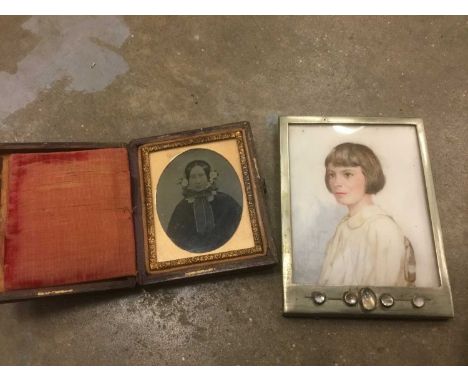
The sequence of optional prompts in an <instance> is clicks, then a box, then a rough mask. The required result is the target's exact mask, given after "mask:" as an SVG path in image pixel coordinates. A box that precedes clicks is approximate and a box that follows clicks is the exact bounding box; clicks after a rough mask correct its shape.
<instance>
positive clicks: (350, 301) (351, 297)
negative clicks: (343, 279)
mask: <svg viewBox="0 0 468 382" xmlns="http://www.w3.org/2000/svg"><path fill="white" fill-rule="evenodd" d="M343 300H344V302H345V303H346V304H347V305H349V306H354V305H356V304H357V302H358V296H357V295H356V293H354V292H346V293H345V295H344V297H343Z"/></svg>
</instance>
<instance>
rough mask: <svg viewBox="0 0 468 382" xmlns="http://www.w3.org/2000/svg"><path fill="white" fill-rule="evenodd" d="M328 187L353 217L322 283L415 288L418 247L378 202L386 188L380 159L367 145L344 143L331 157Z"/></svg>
mask: <svg viewBox="0 0 468 382" xmlns="http://www.w3.org/2000/svg"><path fill="white" fill-rule="evenodd" d="M325 171H326V172H325V184H326V186H327V189H328V191H329V192H330V193H332V194H333V196H334V197H335V199H336V201H337V202H338V203H339V204H341V205H343V206H346V207H347V209H348V214H347V215H346V216H345V217H344V218H343V219H342V220H341V222H340V223H339V224H338V226H337V228H336V231H335V233H334V235H333V237H332V238H331V239H330V241H329V242H328V245H327V249H326V255H325V259H324V262H323V265H322V270H321V273H320V279H319V284H321V285H329V286H331V285H334V286H341V285H369V286H411V285H414V282H415V280H416V263H415V257H414V252H413V248H412V246H411V243H410V242H409V240H408V239H407V238H406V237H405V236H404V234H403V232H402V230H401V229H400V227H399V226H398V225H397V223H396V222H395V220H394V219H393V218H392V217H391V216H390V215H389V214H388V213H387V212H385V211H384V210H383V209H382V208H380V207H379V206H378V205H376V204H375V203H374V200H373V196H374V195H375V194H377V193H378V192H379V191H381V190H382V189H383V187H384V186H385V176H384V173H383V170H382V166H381V164H380V161H379V159H378V158H377V156H376V155H375V154H374V152H373V151H372V150H371V149H370V148H369V147H367V146H365V145H362V144H357V143H343V144H340V145H338V146H336V147H335V148H333V149H332V151H331V152H330V153H329V154H328V156H327V158H326V159H325Z"/></svg>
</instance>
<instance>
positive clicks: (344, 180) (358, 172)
mask: <svg viewBox="0 0 468 382" xmlns="http://www.w3.org/2000/svg"><path fill="white" fill-rule="evenodd" d="M327 179H328V184H329V185H330V189H331V192H332V193H333V195H334V196H335V199H336V201H337V202H338V203H340V204H343V205H345V206H352V205H355V204H356V203H359V202H360V201H361V200H362V199H363V198H364V196H365V195H366V177H365V175H364V174H363V172H362V168H361V167H360V166H356V167H341V166H338V167H335V166H334V165H333V164H329V165H328V167H327Z"/></svg>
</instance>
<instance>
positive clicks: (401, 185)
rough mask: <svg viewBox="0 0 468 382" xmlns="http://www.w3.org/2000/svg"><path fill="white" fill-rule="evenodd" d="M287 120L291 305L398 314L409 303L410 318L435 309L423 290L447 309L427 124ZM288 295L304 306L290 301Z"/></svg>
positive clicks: (286, 230) (286, 191) (286, 244)
mask: <svg viewBox="0 0 468 382" xmlns="http://www.w3.org/2000/svg"><path fill="white" fill-rule="evenodd" d="M288 118H289V117H285V121H283V124H282V132H281V134H282V144H283V142H287V144H288V145H287V150H286V148H285V146H282V150H283V151H282V172H283V173H282V187H283V193H284V195H286V196H287V199H286V200H283V204H282V209H283V218H285V217H286V219H287V220H286V222H285V223H283V237H285V240H284V242H283V255H284V256H285V264H286V266H285V273H284V282H285V289H286V296H290V297H289V298H288V297H287V298H286V301H285V311H286V312H291V313H294V312H295V311H303V312H305V313H307V312H309V313H315V312H316V311H318V312H319V313H320V312H321V313H324V314H325V313H331V314H334V313H335V312H337V311H340V312H341V310H340V309H345V312H349V313H350V314H354V313H356V312H358V311H359V307H360V308H362V309H363V310H368V311H375V314H384V315H392V314H397V312H398V314H401V313H402V312H401V309H402V307H406V308H408V314H409V315H411V314H413V313H414V311H412V309H415V306H417V307H418V308H421V307H423V306H425V308H424V309H422V310H420V312H423V313H422V314H423V315H424V314H429V313H431V314H433V313H434V312H430V309H432V308H429V307H428V305H429V304H436V303H435V302H434V301H436V300H435V299H434V300H433V299H432V297H431V296H432V295H431V293H427V294H426V295H424V296H423V295H421V291H422V290H425V291H426V292H427V291H429V290H434V291H440V290H441V288H442V290H445V289H446V291H447V294H446V297H447V301H446V302H447V304H445V308H446V311H447V312H448V313H447V314H448V315H450V309H451V295H450V288H449V285H448V276H447V275H446V273H445V267H446V266H445V258H444V256H443V246H442V242H441V239H440V237H439V236H438V234H439V232H440V229H434V227H435V226H437V224H438V214H437V210H436V205H435V199H434V197H433V186H432V183H430V182H429V180H430V168H429V166H428V160H427V159H424V161H422V156H423V155H427V153H426V148H425V147H426V146H425V140H424V135H423V129H422V123H421V126H419V120H415V121H411V122H412V123H407V124H405V123H403V122H402V123H397V122H393V123H388V122H386V121H382V123H380V124H379V123H378V122H379V121H378V119H365V118H364V119H363V121H362V122H361V123H359V121H361V120H360V119H351V120H352V121H353V122H352V123H349V122H348V123H347V121H350V119H346V118H334V119H333V118H332V121H333V122H331V121H328V120H327V119H325V122H324V119H323V118H321V117H303V118H305V119H304V123H297V119H299V120H300V119H301V118H302V117H291V119H292V120H293V121H294V123H289V120H288ZM309 121H311V122H310V123H308V122H309ZM354 121H358V122H354ZM302 291H303V292H302ZM426 292H425V293H426ZM437 293H439V292H437ZM301 294H303V295H301ZM299 295H300V297H299ZM304 296H306V297H304ZM413 298H414V299H416V301H417V302H416V303H414V304H413V303H412V299H413ZM302 299H305V300H304V301H302ZM291 301H293V302H294V303H293V305H295V304H298V305H301V304H302V305H301V306H300V307H298V306H296V308H292V307H290V306H288V304H289V303H290V302H291ZM421 301H423V302H421ZM429 301H432V302H429ZM310 303H312V305H310ZM308 304H309V305H308ZM322 304H323V306H322ZM318 306H320V309H319V308H318ZM397 307H398V308H397ZM353 309H357V310H353ZM434 309H435V305H434ZM403 311H404V309H403ZM426 312H427V313H426Z"/></svg>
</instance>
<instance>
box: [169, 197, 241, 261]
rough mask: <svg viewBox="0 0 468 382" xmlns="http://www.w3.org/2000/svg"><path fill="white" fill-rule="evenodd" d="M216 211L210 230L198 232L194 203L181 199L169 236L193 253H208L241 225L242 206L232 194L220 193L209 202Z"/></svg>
mask: <svg viewBox="0 0 468 382" xmlns="http://www.w3.org/2000/svg"><path fill="white" fill-rule="evenodd" d="M209 203H210V205H211V209H212V211H213V217H214V227H213V229H212V230H211V231H210V232H206V233H198V232H197V228H196V223H195V214H194V208H193V203H189V202H188V201H187V200H186V199H184V200H182V201H181V202H179V204H178V205H177V206H176V208H175V209H174V212H173V213H172V216H171V220H170V222H169V225H168V228H167V235H168V236H169V237H170V238H171V240H172V241H173V242H174V243H175V244H176V245H177V246H179V247H181V248H182V249H185V250H186V251H189V252H197V253H199V252H208V251H211V250H213V249H216V248H218V247H220V246H222V245H223V244H224V243H226V242H227V241H228V240H229V239H230V238H231V236H232V235H233V234H234V232H235V231H236V229H237V226H238V225H239V222H240V218H241V213H242V208H241V207H240V206H239V204H238V203H237V202H236V201H235V200H234V199H233V198H232V197H231V196H229V195H227V194H225V193H223V192H217V193H216V195H214V196H213V200H212V201H210V202H209Z"/></svg>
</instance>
